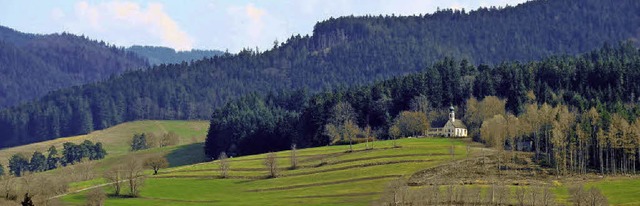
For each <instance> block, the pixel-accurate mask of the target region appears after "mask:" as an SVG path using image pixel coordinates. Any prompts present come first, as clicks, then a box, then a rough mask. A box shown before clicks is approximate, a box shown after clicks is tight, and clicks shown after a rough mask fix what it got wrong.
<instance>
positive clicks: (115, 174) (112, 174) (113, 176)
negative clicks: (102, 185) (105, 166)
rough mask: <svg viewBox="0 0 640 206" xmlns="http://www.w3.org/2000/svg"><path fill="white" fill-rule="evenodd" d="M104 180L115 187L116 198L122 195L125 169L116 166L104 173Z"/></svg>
mask: <svg viewBox="0 0 640 206" xmlns="http://www.w3.org/2000/svg"><path fill="white" fill-rule="evenodd" d="M104 178H105V179H107V181H109V183H111V184H110V185H111V186H112V187H113V194H114V195H115V196H118V195H120V190H121V189H122V180H124V168H123V166H121V165H116V166H114V167H112V168H111V169H109V170H107V171H106V172H105V173H104Z"/></svg>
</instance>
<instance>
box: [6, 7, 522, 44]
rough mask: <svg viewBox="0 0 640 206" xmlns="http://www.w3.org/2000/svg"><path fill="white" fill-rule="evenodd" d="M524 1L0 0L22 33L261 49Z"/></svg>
mask: <svg viewBox="0 0 640 206" xmlns="http://www.w3.org/2000/svg"><path fill="white" fill-rule="evenodd" d="M523 2H525V0H324V1H322V0H259V1H246V0H234V1H232V0H174V1H164V0H158V1H148V0H139V1H123V0H111V1H109V0H106V1H98V0H82V1H69V0H0V25H2V26H7V27H11V28H13V29H16V30H18V31H22V32H26V33H37V34H50V33H61V32H68V33H73V34H77V35H85V36H87V37H89V38H91V39H95V40H103V41H105V42H109V43H110V44H115V45H117V46H124V47H128V46H131V45H150V46H165V47H171V48H174V49H176V50H180V51H183V50H191V49H216V50H222V51H225V50H228V51H229V52H238V51H240V50H241V49H243V48H256V47H258V48H259V49H260V50H265V49H268V48H271V47H272V46H273V42H274V41H276V40H278V41H280V42H283V41H286V40H287V39H288V38H289V37H291V36H292V35H296V34H300V35H306V34H309V35H311V34H312V32H313V26H314V25H315V23H317V22H319V21H323V20H326V19H328V18H330V17H339V16H348V15H355V16H361V15H368V14H370V15H380V14H382V15H391V14H395V15H396V16H397V15H417V14H426V13H433V12H434V11H436V10H437V9H438V8H441V9H444V8H453V9H465V10H467V11H469V10H475V9H477V8H479V7H490V6H496V7H498V6H502V7H504V6H506V5H511V6H515V5H518V4H520V3H523Z"/></svg>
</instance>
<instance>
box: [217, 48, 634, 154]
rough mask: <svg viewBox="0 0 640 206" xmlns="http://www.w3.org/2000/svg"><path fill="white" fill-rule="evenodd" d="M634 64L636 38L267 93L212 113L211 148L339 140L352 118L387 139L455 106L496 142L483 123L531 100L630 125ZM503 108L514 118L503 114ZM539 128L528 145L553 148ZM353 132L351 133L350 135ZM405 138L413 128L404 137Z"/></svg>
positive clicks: (261, 148) (259, 149) (270, 147)
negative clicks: (539, 56)
mask: <svg viewBox="0 0 640 206" xmlns="http://www.w3.org/2000/svg"><path fill="white" fill-rule="evenodd" d="M638 68H640V50H638V49H636V48H635V47H633V46H632V45H630V44H620V45H619V46H616V47H611V46H608V45H605V46H604V47H603V48H601V49H599V50H596V51H593V52H589V53H586V54H584V55H580V56H559V57H550V58H547V59H544V60H541V61H533V62H528V63H519V62H505V63H502V64H499V65H496V66H489V65H479V66H478V67H475V66H473V65H471V64H469V62H468V61H465V60H454V59H451V58H445V59H444V60H443V61H440V62H437V63H435V64H434V65H433V66H429V67H427V68H426V69H425V70H424V71H422V72H419V73H416V74H411V75H406V76H403V77H396V78H392V79H390V80H386V81H380V82H378V83H375V84H373V85H369V86H359V87H352V88H349V89H346V88H345V89H335V90H333V91H330V92H323V93H317V94H313V93H310V92H308V91H306V90H298V91H293V92H286V93H281V94H276V93H271V94H268V95H266V96H265V97H262V96H260V95H257V94H250V95H248V96H246V97H243V98H240V99H238V100H236V101H231V102H229V103H227V104H226V105H225V106H224V107H222V108H219V109H217V110H216V111H214V113H213V115H212V116H211V124H210V129H209V133H208V135H207V139H206V142H205V151H206V153H207V155H209V156H210V157H215V155H218V154H219V153H220V152H222V151H225V152H227V154H231V155H244V154H255V153H263V152H268V151H276V150H284V149H287V148H288V147H289V146H290V145H291V144H292V143H295V144H297V145H298V146H299V147H311V146H320V145H327V144H332V143H333V140H335V139H336V136H344V133H342V134H341V135H332V133H333V134H340V133H339V132H338V133H336V132H331V131H347V130H339V129H340V125H342V126H344V125H346V124H340V125H336V123H340V122H342V123H345V122H347V121H350V122H351V123H350V124H352V125H351V126H349V127H350V128H357V129H358V130H359V131H363V130H365V128H370V131H372V136H375V137H377V138H382V139H389V138H392V137H393V136H392V135H391V134H394V133H396V132H394V131H393V130H390V128H393V126H394V125H398V127H399V126H400V125H399V124H400V121H398V118H397V117H399V114H402V112H404V111H414V112H416V111H420V113H423V114H424V116H426V117H423V116H414V117H412V116H410V115H409V113H406V114H405V116H407V118H409V117H411V118H409V119H413V120H412V121H409V122H415V121H423V122H428V123H429V124H417V125H422V130H424V129H426V128H428V127H429V126H431V125H435V126H438V127H439V126H442V125H443V124H444V123H445V122H446V121H447V116H446V114H447V113H446V112H447V110H446V109H445V108H447V107H449V106H450V105H454V106H456V107H457V108H458V110H457V111H458V112H457V113H456V114H457V115H458V116H459V117H464V118H463V121H465V122H466V123H467V125H468V126H469V129H470V131H469V133H470V135H472V136H473V137H474V138H475V139H476V140H479V141H486V142H491V141H493V140H483V139H482V135H481V131H482V130H481V127H482V125H483V124H485V120H488V119H490V118H493V117H494V115H496V114H501V115H503V119H513V118H514V117H521V116H522V115H525V114H529V113H531V112H528V110H531V108H530V107H531V106H530V105H544V104H546V105H547V106H545V108H547V107H559V106H560V105H567V106H571V107H572V110H575V111H588V110H589V109H590V108H592V107H594V108H597V109H598V111H599V113H600V114H602V113H605V112H606V113H607V114H608V115H611V114H614V113H618V114H619V115H621V116H622V117H623V118H622V119H625V120H626V121H627V122H634V120H635V119H636V118H637V117H639V116H640V108H639V107H638V106H637V104H636V103H637V102H638V97H637V96H636V95H635V94H639V93H640V85H638V84H640V83H639V82H637V81H634V80H635V79H638V78H640V69H638ZM476 98H478V99H481V100H482V101H478V100H477V99H476ZM340 105H344V106H340ZM489 105H491V106H489ZM340 107H342V108H349V109H347V110H349V111H348V112H347V114H346V119H345V117H344V116H345V114H342V113H344V112H336V108H340ZM539 107H541V106H539ZM536 108H538V107H536ZM565 110H566V109H565ZM554 111H555V110H554ZM506 112H508V113H510V114H512V115H511V116H513V117H511V116H509V115H505V114H506ZM565 113H566V112H565ZM337 114H339V115H337ZM553 117H555V116H553ZM425 119H426V120H425ZM336 120H337V121H336ZM495 121H502V120H495ZM607 121H608V120H607ZM332 124H333V125H334V127H331V125H332ZM486 124H490V123H488V122H487V123H486ZM599 124H602V125H603V127H602V128H603V131H606V132H608V131H609V130H608V129H605V127H604V126H606V127H607V128H608V126H609V124H610V123H609V122H604V123H599ZM409 125H411V124H405V126H404V127H406V128H409V127H408V126H409ZM541 125H542V124H541ZM561 125H565V126H568V127H567V128H572V127H570V125H566V124H561ZM327 126H329V127H327ZM543 126H544V127H543V128H542V129H545V130H544V131H547V133H545V134H546V135H540V134H538V133H535V134H536V135H535V138H534V139H536V140H540V141H539V142H536V144H535V147H532V148H535V149H543V150H547V149H546V144H547V142H548V143H549V145H553V144H551V139H552V138H551V134H550V133H549V131H550V129H551V128H553V127H550V126H549V125H543ZM327 128H329V129H327ZM343 128H347V127H343ZM567 128H563V129H565V130H568V129H567ZM582 128H586V127H582ZM335 129H338V130H335ZM596 129H597V128H596ZM394 130H395V129H394ZM418 131H420V129H419V130H418ZM563 131H564V130H563ZM572 131H573V130H572ZM514 133H515V132H514ZM585 133H587V131H585ZM357 134H359V133H358V132H350V135H351V136H353V135H357ZM414 134H415V133H414ZM589 134H593V133H589ZM406 135H411V132H410V133H409V134H403V135H400V136H406ZM347 136H349V135H347ZM485 137H486V135H485ZM347 138H349V137H347ZM340 139H344V138H340ZM547 140H549V141H547ZM500 141H501V140H500ZM500 141H497V142H500ZM571 141H572V140H571ZM571 141H569V140H568V141H567V142H571ZM491 144H493V143H491ZM541 144H543V145H541ZM568 145H572V144H567V146H568ZM591 145H594V144H591ZM610 145H612V147H615V145H617V144H610ZM549 149H550V148H549Z"/></svg>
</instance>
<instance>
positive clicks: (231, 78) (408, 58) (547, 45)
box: [0, 0, 640, 154]
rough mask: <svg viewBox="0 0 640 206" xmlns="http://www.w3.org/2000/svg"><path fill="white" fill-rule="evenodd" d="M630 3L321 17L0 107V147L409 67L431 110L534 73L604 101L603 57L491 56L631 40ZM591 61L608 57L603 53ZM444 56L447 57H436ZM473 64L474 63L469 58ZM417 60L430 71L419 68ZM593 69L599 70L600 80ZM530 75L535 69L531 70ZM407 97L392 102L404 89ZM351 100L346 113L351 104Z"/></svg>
mask: <svg viewBox="0 0 640 206" xmlns="http://www.w3.org/2000/svg"><path fill="white" fill-rule="evenodd" d="M638 9H640V5H639V3H638V2H637V1H633V0H622V1H619V2H617V3H616V4H611V3H610V2H608V1H602V0H589V1H578V2H575V1H570V0H560V1H532V2H527V3H524V4H522V5H520V6H516V7H507V8H481V9H478V10H476V11H471V12H466V11H457V10H455V11H454V10H441V11H438V12H435V13H433V14H428V15H417V16H405V17H399V16H393V15H392V16H362V17H352V16H350V17H341V18H335V19H329V20H326V21H322V22H320V23H318V24H316V25H315V27H314V32H313V35H312V36H299V35H296V36H292V37H290V38H289V39H287V40H285V41H283V42H277V41H276V42H274V46H273V48H266V49H265V48H262V49H263V50H262V51H260V50H259V49H258V48H256V49H245V50H243V51H241V52H239V53H238V54H224V55H220V56H216V57H212V58H208V59H203V60H200V61H194V62H192V63H187V62H184V63H180V64H168V65H164V64H161V65H158V66H154V67H152V68H149V69H148V70H146V71H132V72H127V73H126V74H123V75H122V76H117V77H116V76H114V77H112V78H109V79H108V80H105V81H103V82H99V83H95V84H88V85H84V86H78V87H74V88H68V89H63V90H60V91H57V92H53V93H51V94H49V95H47V96H45V97H43V98H42V99H40V100H38V101H36V102H31V103H29V104H24V105H21V106H17V107H13V108H10V109H7V110H4V111H0V130H2V131H5V132H3V134H1V135H2V138H1V140H0V146H3V147H6V146H13V145H20V144H26V143H31V142H35V141H43V140H48V139H52V138H57V137H60V136H69V135H77V134H83V133H88V132H91V131H93V130H97V129H103V128H107V127H110V126H113V125H115V124H118V123H122V122H125V121H132V120H139V119H208V118H209V117H210V116H211V114H212V113H213V112H214V110H215V109H217V108H220V107H223V106H224V105H225V104H227V103H228V102H230V101H231V100H235V99H239V98H241V97H243V96H246V95H249V94H250V93H258V94H261V95H259V96H261V97H260V98H265V95H264V94H267V93H269V92H274V93H283V92H284V91H290V90H298V89H300V90H304V89H305V88H306V90H307V92H308V93H317V92H319V91H327V90H343V89H342V88H344V87H349V86H357V85H366V84H371V83H373V82H375V81H381V80H385V79H390V78H392V77H394V76H402V75H407V74H411V73H415V72H425V73H421V75H413V76H412V77H413V78H416V80H415V81H421V83H424V84H427V85H431V84H433V85H434V86H419V85H415V86H418V88H423V89H425V88H428V89H430V90H429V91H428V93H426V94H427V95H426V96H427V97H428V98H429V100H430V101H432V102H433V106H434V108H440V107H441V106H442V105H447V106H448V105H449V104H454V105H461V104H462V103H463V101H464V100H465V99H467V98H468V97H469V95H470V94H469V93H470V92H473V93H474V94H473V95H474V96H477V97H484V96H488V95H497V96H520V95H521V94H520V93H513V94H506V93H501V92H507V91H510V92H520V91H522V90H520V88H521V87H523V88H533V86H532V85H533V84H536V85H538V83H540V84H539V86H537V87H536V91H535V92H536V95H537V96H538V97H540V98H547V99H549V98H551V96H548V95H539V93H547V94H550V92H547V91H553V89H556V88H563V87H572V86H573V85H586V82H582V83H581V84H570V83H569V82H568V81H572V80H579V81H593V82H596V83H597V85H598V88H595V89H589V90H588V91H587V90H584V91H583V89H587V88H590V87H589V86H582V88H569V89H571V91H574V92H580V94H581V95H582V96H583V97H584V98H586V99H587V100H588V99H590V98H592V97H593V96H598V97H605V95H604V94H603V92H606V94H607V95H609V94H611V95H612V96H607V97H606V98H601V100H602V101H615V99H616V98H618V97H622V98H628V97H629V96H628V95H623V94H625V93H623V91H620V90H619V89H625V90H630V89H629V88H631V87H630V86H632V85H627V84H626V83H630V84H633V83H634V82H633V81H624V82H625V83H624V84H620V85H614V84H609V82H622V81H619V79H618V78H617V77H619V74H621V72H622V70H620V71H618V70H617V68H620V67H617V65H608V67H609V66H610V69H609V70H608V71H607V72H606V73H596V72H593V71H589V70H585V71H584V73H583V71H582V69H585V68H588V69H591V68H598V69H601V68H602V67H604V66H605V65H593V64H598V63H597V61H595V60H594V61H591V60H588V61H587V59H588V58H584V59H585V62H591V64H588V65H583V64H582V63H577V62H575V64H574V62H553V61H552V60H547V61H545V63H546V64H549V65H550V66H543V65H536V63H532V65H527V66H528V67H533V68H543V69H538V70H535V71H536V72H537V74H536V75H532V74H531V73H530V72H529V71H530V69H529V68H527V66H523V64H517V63H515V62H512V64H513V65H510V64H501V62H503V61H508V60H511V61H513V60H519V61H524V62H526V61H531V60H539V59H542V58H545V57H547V56H549V55H552V54H570V55H573V54H577V53H582V52H587V51H589V50H592V49H595V48H596V47H598V46H600V45H602V44H603V43H605V42H611V43H616V42H619V41H626V40H629V39H632V38H633V37H635V35H636V34H637V32H636V31H635V29H631V28H638V27H640V25H638V24H640V20H638V18H639V15H638V13H637V12H635V11H637V10H638ZM559 19H562V21H560V20H559ZM584 19H593V20H592V21H584ZM525 25H526V26H525ZM632 41H633V39H632ZM631 54H632V53H631ZM447 56H450V57H454V58H456V59H467V64H465V65H463V66H459V65H460V62H455V61H445V62H444V63H441V64H436V62H437V61H439V60H442V59H444V58H445V57H447ZM605 56H610V55H605ZM591 58H596V59H598V58H600V57H598V56H593V57H591ZM565 60H567V61H569V60H576V59H575V58H562V57H558V58H557V59H556V60H555V61H565ZM603 62H607V63H613V62H614V61H608V60H604V59H603ZM451 63H454V64H455V65H447V64H451ZM620 63H623V62H620ZM478 64H483V65H485V66H479V67H474V66H472V65H478ZM567 65H571V66H575V67H576V68H577V67H579V69H580V70H581V71H580V72H577V71H576V72H574V71H571V70H572V69H573V67H565V66H567ZM554 66H555V67H554ZM512 67H516V68H518V69H511V68H512ZM425 68H432V69H426V71H425ZM451 68H456V69H455V70H454V72H450V70H448V69H451ZM507 71H508V72H510V73H507ZM599 71H602V70H599ZM626 71H627V70H625V72H626ZM570 74H571V75H573V74H578V75H579V76H576V77H580V78H573V77H572V76H570ZM582 74H587V76H583V75H582ZM600 74H606V75H604V78H600ZM497 75H500V76H497ZM534 76H535V77H536V79H532V78H533V77H534ZM630 76H632V75H630ZM495 77H499V78H495ZM544 77H548V78H549V80H545V78H544ZM398 78H399V77H398ZM421 78H425V79H421ZM428 79H432V80H428ZM443 79H444V80H454V81H442V80H443ZM611 80H613V81H611ZM429 81H431V82H429ZM538 81H540V82H538ZM27 82H30V81H27ZM435 82H441V83H437V84H435ZM502 83H505V84H502ZM506 83H508V84H506ZM512 83H513V84H512ZM544 83H546V85H547V86H544ZM398 84H406V83H398ZM472 87H473V88H472ZM609 87H610V88H611V91H609V90H608V88H609ZM516 88H518V89H516ZM406 90H409V89H408V88H407V89H406ZM589 91H592V92H595V91H597V92H599V93H588V92H589ZM384 92H387V91H377V93H376V94H375V95H378V96H371V97H370V98H377V99H376V100H380V99H379V96H381V95H382V94H383V93H384ZM391 92H396V91H389V93H391ZM625 92H629V91H625ZM416 93H417V92H409V94H412V95H413V94H416ZM431 93H433V95H431ZM636 94H637V92H636ZM567 95H569V96H571V95H572V94H567ZM407 96H408V97H405V99H403V100H406V101H408V100H410V99H411V98H412V97H413V96H410V95H407ZM387 97H389V96H387ZM403 100H401V99H394V101H403ZM292 101H294V102H295V101H299V100H292ZM318 101H322V100H318ZM381 101H384V100H381ZM508 101H509V102H508V107H509V108H510V109H513V108H512V107H514V106H518V105H520V103H518V101H520V100H518V99H509V100H508ZM292 104H293V103H292ZM394 104H395V105H393V107H394V108H393V109H391V110H390V111H391V113H390V115H395V114H397V111H399V110H398V109H405V108H403V107H404V105H403V103H395V102H394ZM352 105H354V108H355V109H356V110H357V111H361V108H358V107H362V106H363V105H356V104H353V103H352ZM297 106H300V105H297ZM376 106H377V107H380V108H378V111H382V110H381V109H382V107H384V105H376ZM298 112H299V111H298ZM287 115H288V114H287ZM359 115H361V114H359ZM375 115H377V116H371V117H370V118H371V119H372V120H371V121H374V122H375V123H372V124H375V125H377V126H378V127H380V125H382V124H383V123H381V122H379V121H382V120H383V119H384V118H383V117H382V116H383V115H384V114H375ZM381 115H382V116H381ZM285 116H286V115H285ZM274 118H280V117H278V115H276V116H274ZM359 118H360V119H359V121H358V122H357V123H358V125H359V126H360V127H362V126H363V125H364V124H365V123H364V120H362V118H364V117H361V116H359ZM280 119H286V118H280ZM385 121H387V120H385ZM323 123H324V122H323ZM323 125H324V124H323ZM268 132H272V131H268ZM279 132H283V131H279ZM318 140H319V139H318ZM286 145H289V144H286ZM301 146H302V144H301ZM287 147H288V146H287ZM216 154H217V153H216Z"/></svg>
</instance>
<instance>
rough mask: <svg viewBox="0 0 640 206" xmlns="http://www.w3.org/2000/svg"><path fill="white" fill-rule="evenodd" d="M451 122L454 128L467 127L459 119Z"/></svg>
mask: <svg viewBox="0 0 640 206" xmlns="http://www.w3.org/2000/svg"><path fill="white" fill-rule="evenodd" d="M449 121H451V120H449ZM452 123H453V127H454V128H464V129H466V128H467V126H465V125H464V123H462V121H460V120H458V121H453V122H452Z"/></svg>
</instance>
